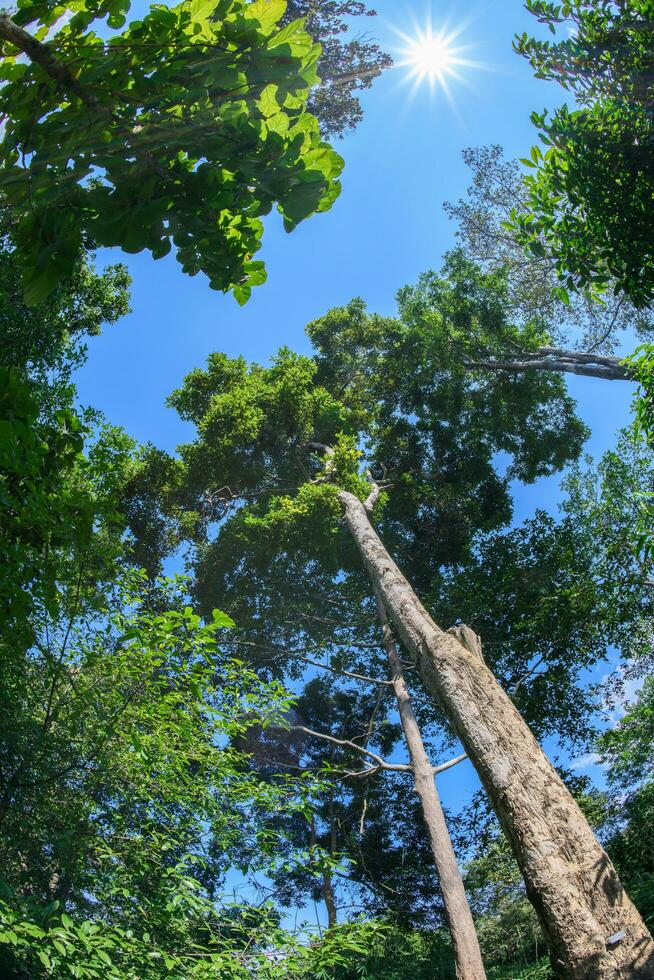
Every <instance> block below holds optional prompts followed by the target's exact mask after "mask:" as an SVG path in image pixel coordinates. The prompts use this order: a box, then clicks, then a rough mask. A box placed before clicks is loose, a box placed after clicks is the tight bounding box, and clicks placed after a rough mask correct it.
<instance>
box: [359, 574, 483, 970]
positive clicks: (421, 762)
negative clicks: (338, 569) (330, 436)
mask: <svg viewBox="0 0 654 980" xmlns="http://www.w3.org/2000/svg"><path fill="white" fill-rule="evenodd" d="M375 597H376V599H377V612H378V616H379V622H380V624H381V627H382V632H383V636H384V649H385V650H386V655H387V657H388V662H389V665H390V669H391V680H392V682H393V688H394V691H395V698H396V700H397V709H398V712H399V715H400V722H401V724H402V731H403V732H404V738H405V740H406V744H407V748H408V750H409V758H410V759H411V766H412V768H413V787H414V789H415V791H416V794H417V796H418V799H419V800H420V803H421V806H422V815H423V818H424V821H425V827H426V828H427V834H428V837H429V844H430V847H431V852H432V854H433V856H434V864H435V865H436V871H437V872H438V878H439V881H440V887H441V893H442V895H443V904H444V906H445V916H446V918H447V924H448V928H449V931H450V936H451V938H452V949H453V951H454V962H455V965H456V975H457V977H459V978H461V980H485V978H486V973H485V971H484V964H483V961H482V958H481V951H480V949H479V942H478V941H477V933H476V931H475V924H474V921H473V918H472V913H471V912H470V906H469V905H468V899H467V898H466V893H465V890H464V887H463V881H462V879H461V874H460V873H459V868H458V865H457V863H456V855H455V854H454V848H453V847H452V841H451V839H450V834H449V831H448V829H447V824H446V822H445V815H444V813H443V808H442V806H441V801H440V798H439V796H438V790H437V789H436V781H435V778H434V767H433V766H432V764H431V762H430V759H429V756H428V755H427V752H426V751H425V746H424V743H423V740H422V735H421V733H420V726H419V725H418V721H417V719H416V716H415V713H414V711H413V707H412V705H411V695H410V693H409V690H408V688H407V685H406V680H405V677H404V669H403V667H402V660H401V659H400V656H399V654H398V652H397V647H396V646H395V640H394V639H393V633H392V630H391V626H390V623H389V622H388V617H387V615H386V609H385V608H384V604H383V602H382V598H381V595H380V593H379V590H378V589H375Z"/></svg>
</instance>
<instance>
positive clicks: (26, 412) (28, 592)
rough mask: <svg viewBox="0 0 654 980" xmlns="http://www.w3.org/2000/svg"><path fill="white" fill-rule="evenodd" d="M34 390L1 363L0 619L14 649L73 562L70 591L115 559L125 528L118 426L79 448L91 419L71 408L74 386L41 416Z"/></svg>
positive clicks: (55, 603) (123, 454) (126, 446)
mask: <svg viewBox="0 0 654 980" xmlns="http://www.w3.org/2000/svg"><path fill="white" fill-rule="evenodd" d="M34 395H35V391H34V388H33V386H32V385H31V384H30V383H29V382H28V381H27V380H26V379H25V378H24V377H23V376H21V374H20V373H19V372H18V371H17V370H14V369H4V368H0V494H1V498H2V517H1V518H0V553H1V554H2V561H3V567H4V575H3V580H2V586H1V588H0V626H1V628H2V632H3V635H5V636H7V635H13V641H14V651H15V653H18V652H19V651H20V650H21V649H22V645H23V644H24V643H26V642H29V640H30V638H31V636H32V629H33V623H34V618H35V616H43V615H46V616H47V615H55V613H56V611H57V609H58V607H59V604H60V602H61V601H62V600H61V596H60V590H59V582H60V579H61V577H62V576H63V577H64V578H66V576H67V575H68V571H67V568H68V565H69V563H70V562H71V560H72V561H73V563H75V561H76V562H77V566H76V567H77V569H78V571H79V573H80V574H79V577H78V582H77V589H78V591H79V590H80V589H81V588H82V587H83V586H85V585H86V584H87V583H88V582H89V581H93V579H94V577H95V576H97V575H98V574H101V569H102V567H104V569H105V570H106V568H107V567H108V566H109V565H111V563H112V562H113V561H114V560H115V558H116V556H117V554H118V552H119V551H120V536H121V534H122V532H123V530H124V527H125V525H124V523H123V522H122V521H121V518H120V516H119V515H118V514H117V512H116V509H115V508H116V500H115V496H116V490H117V486H118V485H119V483H120V481H121V479H122V477H123V475H124V473H125V470H126V466H127V462H128V456H129V452H130V449H131V441H130V440H129V439H127V438H126V437H125V436H124V435H123V434H122V433H121V432H120V431H119V430H116V429H112V428H111V427H109V426H105V427H104V428H102V427H99V426H96V432H97V437H96V439H95V441H94V442H93V443H92V442H90V443H89V447H88V448H89V450H90V451H89V452H87V454H84V453H83V447H84V438H85V436H88V435H90V431H91V422H92V421H93V420H92V417H91V416H88V415H87V416H86V417H83V416H80V415H79V414H78V413H77V412H76V411H75V410H74V408H73V405H72V391H71V390H70V389H64V390H63V395H64V397H63V398H61V397H59V398H57V399H56V404H55V406H54V407H53V410H52V411H51V412H50V416H51V417H50V419H46V420H44V421H40V420H39V411H40V406H39V404H38V403H37V401H36V399H35V397H34ZM72 556H75V557H74V558H73V557H72Z"/></svg>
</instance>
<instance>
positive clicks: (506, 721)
mask: <svg viewBox="0 0 654 980" xmlns="http://www.w3.org/2000/svg"><path fill="white" fill-rule="evenodd" d="M339 496H340V499H341V502H342V504H343V506H344V509H345V520H346V524H347V526H348V528H349V530H350V532H351V534H352V536H353V539H354V541H355V542H356V545H357V547H358V549H359V552H360V554H361V557H362V559H363V561H364V563H365V565H366V568H367V570H368V572H369V574H370V577H371V580H372V583H373V586H374V587H375V588H376V589H378V590H379V593H380V595H381V596H382V598H383V601H384V606H385V607H386V609H387V611H388V614H389V616H390V619H391V621H392V623H393V625H394V626H395V629H396V630H397V633H398V635H399V637H400V639H401V640H402V642H403V644H404V646H405V648H406V649H407V651H408V652H409V654H410V656H411V657H412V659H413V660H414V662H415V664H416V667H417V668H418V670H419V671H420V675H421V677H422V680H423V682H424V684H425V686H426V688H427V690H428V691H429V692H430V693H431V695H432V696H433V697H434V699H435V700H436V701H437V702H438V703H439V704H440V706H441V707H442V709H443V711H444V712H445V714H446V715H447V717H448V718H449V720H450V722H451V723H452V725H453V727H454V729H455V730H456V732H457V734H458V736H459V738H460V739H461V742H462V743H463V746H464V748H465V750H466V752H467V753H468V756H469V757H470V760H471V762H472V763H473V765H474V767H475V769H476V770H477V773H478V774H479V777H480V779H481V781H482V783H483V784H484V787H485V789H486V791H487V793H488V795H489V798H490V800H491V803H492V805H493V808H494V810H495V812H496V814H497V816H498V817H499V819H500V821H501V823H502V826H503V829H504V831H505V833H506V835H507V837H508V839H509V842H510V844H511V847H512V849H513V853H514V855H515V857H516V860H517V861H518V864H519V866H520V869H521V871H522V874H523V877H524V880H525V884H526V887H527V893H528V896H529V898H530V900H531V902H532V904H533V905H534V907H535V909H536V911H537V913H538V916H539V918H540V921H541V923H542V926H543V929H544V931H545V934H546V937H547V940H548V944H549V948H550V955H551V958H552V964H553V967H554V970H555V972H556V973H557V975H558V976H561V977H566V978H569V980H582V978H583V980H591V978H592V980H608V978H611V980H617V978H623V977H638V978H643V980H645V978H650V980H651V978H652V977H654V942H653V941H652V937H651V936H650V934H649V932H648V931H647V929H646V927H645V924H644V923H643V920H642V918H641V917H640V915H639V913H638V911H637V909H636V908H635V906H634V905H633V903H632V902H631V901H630V899H629V897H628V896H627V895H626V893H625V891H624V889H623V887H622V885H621V883H620V880H619V878H618V876H617V874H616V871H615V869H614V868H613V866H612V864H611V862H610V861H609V859H608V857H607V855H606V853H605V852H604V850H603V849H602V848H601V847H600V845H599V844H598V842H597V840H596V839H595V837H594V835H593V833H592V831H591V829H590V827H589V825H588V823H587V821H586V820H585V818H584V816H583V814H582V813H581V811H580V810H579V807H578V806H577V804H576V803H575V801H574V800H573V798H572V796H571V795H570V793H569V792H568V790H567V789H566V787H565V785H564V784H563V782H562V780H561V779H560V778H559V776H558V775H557V773H556V772H555V770H554V769H553V767H552V766H551V764H550V763H549V761H548V760H547V758H546V757H545V755H544V753H543V751H542V749H541V748H540V746H539V744H538V742H537V741H536V739H535V738H534V737H533V735H532V734H531V732H530V731H529V728H528V727H527V725H526V724H525V722H524V721H523V719H522V717H521V716H520V714H519V713H518V711H517V710H516V709H515V707H514V705H513V703H512V702H511V700H510V698H509V697H508V695H507V694H506V693H505V692H504V691H503V690H502V688H501V687H500V686H499V684H498V683H497V681H496V680H495V678H494V676H493V675H492V673H491V672H490V671H489V670H488V668H487V667H486V666H485V664H484V663H483V661H482V660H480V658H479V657H478V656H477V655H475V654H471V653H470V651H469V650H468V649H466V647H464V646H463V645H462V644H461V643H460V642H459V641H458V640H457V639H456V638H455V637H454V636H452V635H450V634H448V633H446V632H444V631H443V630H441V629H440V628H439V627H438V626H437V625H436V624H435V623H434V621H433V620H432V619H431V617H430V616H429V614H428V612H427V611H426V609H425V608H424V607H423V606H422V604H421V602H420V600H419V599H418V597H417V596H416V594H415V592H414V591H413V590H412V588H411V586H410V585H409V583H408V581H407V580H406V579H405V578H404V576H403V575H402V573H401V572H400V570H399V569H398V567H397V565H396V564H395V563H394V562H393V560H392V559H391V557H390V555H389V554H388V552H387V551H386V549H385V548H384V546H383V544H382V542H381V541H380V540H379V537H378V536H377V534H376V532H375V531H374V529H373V528H372V526H371V524H370V521H369V520H368V516H367V514H366V511H365V508H364V505H363V504H362V503H361V501H360V500H358V499H357V497H355V496H353V495H352V494H350V493H348V492H346V491H340V493H339Z"/></svg>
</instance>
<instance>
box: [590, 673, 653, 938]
mask: <svg viewBox="0 0 654 980" xmlns="http://www.w3.org/2000/svg"><path fill="white" fill-rule="evenodd" d="M653 745H654V676H653V675H652V674H649V675H648V676H646V677H645V679H644V682H643V686H642V688H641V689H640V690H639V691H638V693H637V694H636V697H635V698H634V700H633V701H632V702H631V703H630V704H628V705H627V709H626V712H625V713H624V715H623V717H622V718H621V719H620V721H619V722H618V723H617V724H616V725H615V726H614V727H612V728H610V729H607V731H605V732H604V733H603V734H602V735H601V737H600V738H599V739H598V742H597V749H598V752H599V754H600V757H601V759H602V762H603V763H604V765H605V766H606V769H607V774H608V782H609V786H610V787H611V788H612V789H613V790H614V795H613V798H612V800H611V801H610V807H609V815H608V820H607V824H606V827H605V829H604V833H605V836H606V838H607V840H606V847H607V850H608V852H609V855H610V857H611V860H612V861H614V862H615V865H616V867H617V869H618V872H619V874H620V876H621V879H622V881H623V882H624V885H625V888H626V889H627V891H628V892H629V895H630V896H631V898H632V899H633V901H634V902H635V903H636V906H637V907H638V909H639V911H640V913H641V915H642V916H643V918H644V919H645V921H646V923H647V925H648V927H649V928H650V929H651V928H652V927H653V926H654V858H653V856H654V834H653V829H652V828H654V779H653V778H652V777H653V776H654V750H653ZM625 790H627V791H628V792H627V793H626V794H625Z"/></svg>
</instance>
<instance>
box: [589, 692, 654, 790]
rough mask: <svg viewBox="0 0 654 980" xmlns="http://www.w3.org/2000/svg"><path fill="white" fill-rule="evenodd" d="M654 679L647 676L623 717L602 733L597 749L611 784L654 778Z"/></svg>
mask: <svg viewBox="0 0 654 980" xmlns="http://www.w3.org/2000/svg"><path fill="white" fill-rule="evenodd" d="M653 746H654V676H648V677H646V678H645V680H644V682H643V686H642V688H641V690H640V691H639V692H638V694H637V695H636V698H635V700H634V701H633V703H631V704H630V705H629V709H628V711H627V713H626V714H625V716H624V717H623V718H621V719H620V721H619V722H618V724H617V725H616V726H615V727H614V728H610V729H608V730H607V731H606V732H604V733H603V734H602V735H601V736H600V738H599V740H598V748H599V751H600V753H601V755H602V758H603V760H604V762H605V763H606V764H607V765H608V766H609V771H610V778H611V781H612V782H613V783H614V784H617V785H619V786H629V785H631V784H633V783H638V782H640V781H641V780H643V779H647V780H651V779H652V777H653V776H654V748H653Z"/></svg>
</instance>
